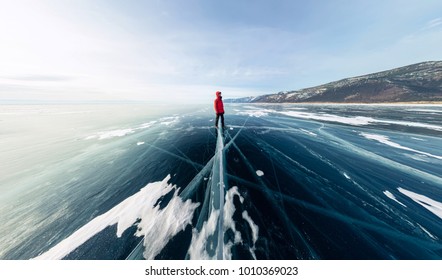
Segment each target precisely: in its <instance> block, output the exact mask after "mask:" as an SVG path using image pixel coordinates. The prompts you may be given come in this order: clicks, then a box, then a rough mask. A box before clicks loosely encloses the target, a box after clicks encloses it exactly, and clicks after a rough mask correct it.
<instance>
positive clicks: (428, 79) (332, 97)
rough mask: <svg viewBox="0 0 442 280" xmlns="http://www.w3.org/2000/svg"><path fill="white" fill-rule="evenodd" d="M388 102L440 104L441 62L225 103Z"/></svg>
mask: <svg viewBox="0 0 442 280" xmlns="http://www.w3.org/2000/svg"><path fill="white" fill-rule="evenodd" d="M229 101H230V102H243V103H245V102H253V103H254V102H264V103H286V102H287V103H288V102H293V103H297V102H298V103H299V102H335V103H389V102H431V101H439V102H441V101H442V61H430V62H423V63H418V64H413V65H409V66H405V67H400V68H396V69H392V70H388V71H383V72H379V73H374V74H369V75H364V76H359V77H354V78H348V79H343V80H339V81H336V82H331V83H328V84H324V85H321V86H316V87H311V88H306V89H301V90H296V91H287V92H279V93H276V94H269V95H263V96H258V97H253V98H241V99H238V100H227V102H229Z"/></svg>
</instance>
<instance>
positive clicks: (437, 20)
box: [423, 17, 442, 30]
mask: <svg viewBox="0 0 442 280" xmlns="http://www.w3.org/2000/svg"><path fill="white" fill-rule="evenodd" d="M439 26H442V18H440V17H439V18H435V19H433V20H430V21H429V22H427V24H426V25H425V26H424V28H423V30H428V29H433V28H436V27H439Z"/></svg>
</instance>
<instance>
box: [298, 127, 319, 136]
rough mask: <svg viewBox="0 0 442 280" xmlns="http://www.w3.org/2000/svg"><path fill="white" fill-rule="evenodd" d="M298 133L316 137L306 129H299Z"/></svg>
mask: <svg viewBox="0 0 442 280" xmlns="http://www.w3.org/2000/svg"><path fill="white" fill-rule="evenodd" d="M299 130H300V131H302V132H304V133H305V134H308V135H310V136H315V137H316V136H318V134H316V133H313V132H311V131H308V130H306V129H303V128H300V129H299Z"/></svg>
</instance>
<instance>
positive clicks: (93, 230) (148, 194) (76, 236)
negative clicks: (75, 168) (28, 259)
mask: <svg viewBox="0 0 442 280" xmlns="http://www.w3.org/2000/svg"><path fill="white" fill-rule="evenodd" d="M169 180H170V175H168V176H167V177H166V178H165V179H164V180H163V181H161V182H154V183H150V184H147V185H146V186H145V187H144V188H142V189H141V190H140V191H139V192H138V193H136V194H134V195H132V196H130V197H128V198H126V199H125V200H124V201H122V202H121V203H120V204H118V205H117V206H115V207H114V208H112V209H111V210H109V211H108V212H106V213H104V214H102V215H100V216H97V217H95V218H94V219H93V220H91V221H90V222H88V223H87V224H85V225H84V226H82V227H81V228H79V229H78V230H77V231H75V232H74V233H73V234H71V235H70V236H69V237H67V238H66V239H64V240H63V241H61V242H60V243H58V244H57V245H55V246H54V247H52V248H51V249H50V250H49V251H47V252H45V253H43V254H41V255H40V256H38V257H36V259H62V258H63V257H65V256H66V255H68V254H69V253H70V252H72V251H74V250H75V249H76V248H78V247H79V246H81V245H82V244H83V243H85V242H86V241H87V240H89V239H90V238H91V237H93V236H94V235H96V234H97V233H99V232H101V231H102V230H104V229H105V228H106V227H108V226H112V225H115V224H116V225H117V232H116V235H117V237H121V236H122V234H123V233H124V232H125V231H126V229H128V228H129V227H131V226H134V225H136V223H137V222H139V223H138V225H137V227H138V230H137V232H136V236H144V237H145V239H144V245H145V248H146V251H145V252H144V257H145V258H147V259H153V258H154V257H155V256H156V255H157V254H158V253H159V252H160V251H161V249H162V248H163V247H164V246H165V245H166V244H167V242H168V241H169V240H170V239H171V238H172V237H173V236H175V235H176V234H177V233H178V232H179V231H181V230H184V228H185V227H186V226H187V225H188V224H189V223H190V222H191V220H192V216H193V212H194V210H195V209H196V208H197V207H198V205H199V203H192V202H191V201H190V200H187V201H185V202H183V201H182V200H181V198H180V197H179V196H178V195H177V189H176V186H174V185H171V184H168V181H169ZM171 191H173V192H174V194H173V197H172V199H171V200H170V202H169V203H168V204H167V206H165V207H164V208H163V209H159V205H156V206H155V207H154V205H155V204H156V202H157V201H158V199H160V198H161V197H162V196H164V195H166V194H167V193H169V192H171Z"/></svg>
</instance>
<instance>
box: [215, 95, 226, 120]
mask: <svg viewBox="0 0 442 280" xmlns="http://www.w3.org/2000/svg"><path fill="white" fill-rule="evenodd" d="M214 107H215V113H216V119H215V127H216V128H218V120H219V118H220V117H221V124H222V126H223V128H224V104H223V97H222V96H221V91H217V92H216V99H215V102H214Z"/></svg>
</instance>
